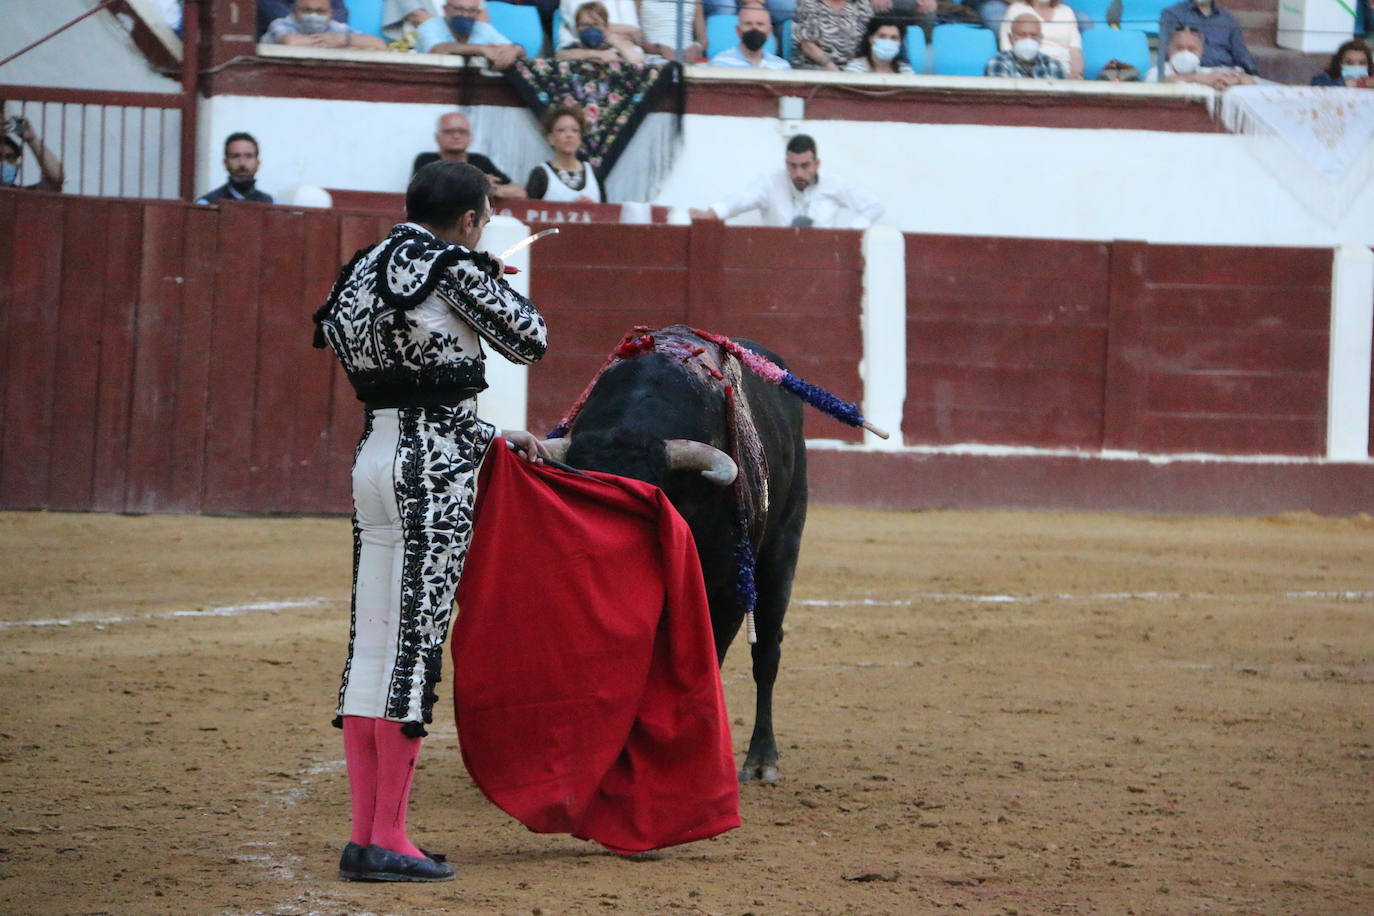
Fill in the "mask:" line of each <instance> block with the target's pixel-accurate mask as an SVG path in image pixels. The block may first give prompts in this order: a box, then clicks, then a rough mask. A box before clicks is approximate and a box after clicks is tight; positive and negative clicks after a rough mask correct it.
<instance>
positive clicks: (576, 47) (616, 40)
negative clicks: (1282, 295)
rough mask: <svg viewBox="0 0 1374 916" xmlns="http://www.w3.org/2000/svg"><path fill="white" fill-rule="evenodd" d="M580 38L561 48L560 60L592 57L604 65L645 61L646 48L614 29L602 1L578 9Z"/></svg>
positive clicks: (590, 2)
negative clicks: (612, 29) (644, 49)
mask: <svg viewBox="0 0 1374 916" xmlns="http://www.w3.org/2000/svg"><path fill="white" fill-rule="evenodd" d="M573 24H574V25H576V26H577V40H576V41H574V42H572V43H571V44H566V45H564V46H563V47H561V48H559V49H558V53H557V54H556V55H554V56H555V58H556V59H558V60H590V61H594V62H597V63H602V64H615V63H625V64H642V63H644V51H643V50H642V49H641V48H640V47H639V45H637V44H635V43H634V42H633V41H631V40H630V39H629V38H627V37H625V33H624V32H619V31H617V32H612V31H611V29H610V24H611V22H610V16H609V14H608V13H607V12H606V7H605V5H604V4H603V3H601V2H600V0H589V2H587V3H584V4H582V5H581V6H579V7H578V8H577V18H576V19H574V20H573Z"/></svg>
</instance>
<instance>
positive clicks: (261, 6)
mask: <svg viewBox="0 0 1374 916" xmlns="http://www.w3.org/2000/svg"><path fill="white" fill-rule="evenodd" d="M329 5H330V13H331V14H332V15H333V18H334V21H336V22H343V23H347V22H348V3H347V2H346V0H329ZM290 15H291V0H258V26H257V31H256V32H255V33H254V34H256V35H258V36H259V37H261V36H262V35H263V33H265V32H266V31H267V27H268V26H270V25H271V24H272V23H274V22H276V21H277V20H278V19H281V18H283V17H285V16H290Z"/></svg>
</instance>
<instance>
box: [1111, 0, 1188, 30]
mask: <svg viewBox="0 0 1374 916" xmlns="http://www.w3.org/2000/svg"><path fill="white" fill-rule="evenodd" d="M1175 2H1176V0H1121V28H1123V29H1134V30H1135V31H1138V32H1145V33H1147V34H1149V35H1158V34H1159V14H1160V13H1162V12H1164V8H1165V7H1169V6H1173V5H1174V3H1175Z"/></svg>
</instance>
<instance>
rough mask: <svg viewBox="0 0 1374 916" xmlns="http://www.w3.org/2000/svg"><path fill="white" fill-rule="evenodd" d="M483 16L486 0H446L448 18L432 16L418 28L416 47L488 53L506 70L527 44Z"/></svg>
mask: <svg viewBox="0 0 1374 916" xmlns="http://www.w3.org/2000/svg"><path fill="white" fill-rule="evenodd" d="M481 16H482V0H445V2H444V18H443V19H437V18H434V17H432V16H431V17H428V18H426V19H425V20H424V21H423V22H421V23H420V25H419V28H417V29H416V30H415V50H416V51H419V52H421V53H423V54H461V55H464V56H466V57H485V58H486V59H487V61H488V63H489V65H490V67H491V69H493V70H504V69H506V68H507V67H509V66H510V65H511V64H513V63H515V61H516V60H517V59H518V58H521V57H524V56H525V49H524V48H522V47H520V46H519V45H517V44H512V43H511V40H510V39H509V38H507V37H506V36H504V35H502V34H501V33H500V32H498V31H496V27H495V26H493V25H492V24H491V23H490V22H484V21H482V19H481Z"/></svg>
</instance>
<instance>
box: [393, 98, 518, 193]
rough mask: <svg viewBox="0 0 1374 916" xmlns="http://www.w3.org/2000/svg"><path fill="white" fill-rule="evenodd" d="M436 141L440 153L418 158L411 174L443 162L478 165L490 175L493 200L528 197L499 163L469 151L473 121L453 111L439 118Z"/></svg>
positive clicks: (435, 132) (422, 154)
mask: <svg viewBox="0 0 1374 916" xmlns="http://www.w3.org/2000/svg"><path fill="white" fill-rule="evenodd" d="M434 142H435V143H436V144H437V145H438V147H439V151H438V152H437V153H421V154H420V155H418V156H416V157H415V164H414V165H413V166H411V169H410V171H411V174H412V175H413V174H415V173H416V172H418V171H420V169H421V168H422V167H424V166H426V165H429V164H430V163H431V162H438V161H439V160H440V159H443V160H444V161H446V162H468V163H471V164H472V165H475V166H477V167H478V168H479V169H481V170H482V172H483V174H485V175H486V176H487V180H488V181H490V182H491V196H492V197H524V196H525V189H524V188H523V187H521V186H520V185H518V184H516V183H515V182H513V181H511V180H510V176H509V175H507V174H506V173H505V172H503V171H501V170H500V169H499V168H497V167H496V163H494V162H492V161H491V160H490V159H488V158H487V157H486V156H483V155H482V154H481V153H473V152H469V151H468V144H469V143H471V142H472V122H471V121H469V120H468V116H467V115H465V114H463V113H462V112H461V111H450V112H449V113H448V114H445V115H440V116H439V123H438V124H437V125H435V129H434Z"/></svg>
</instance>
